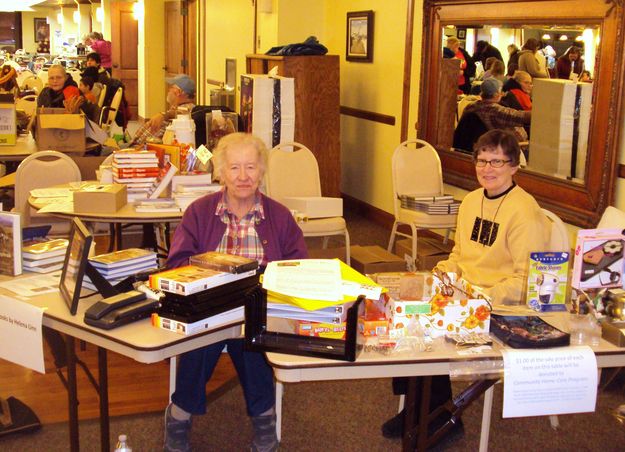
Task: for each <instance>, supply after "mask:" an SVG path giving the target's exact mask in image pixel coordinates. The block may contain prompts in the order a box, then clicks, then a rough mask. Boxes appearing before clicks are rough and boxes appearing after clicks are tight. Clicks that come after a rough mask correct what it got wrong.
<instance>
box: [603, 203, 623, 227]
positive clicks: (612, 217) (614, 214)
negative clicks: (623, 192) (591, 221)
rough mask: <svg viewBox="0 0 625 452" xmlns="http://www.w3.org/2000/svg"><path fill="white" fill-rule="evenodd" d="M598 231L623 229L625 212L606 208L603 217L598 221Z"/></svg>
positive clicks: (611, 207)
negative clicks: (602, 229)
mask: <svg viewBox="0 0 625 452" xmlns="http://www.w3.org/2000/svg"><path fill="white" fill-rule="evenodd" d="M597 228H598V229H601V228H622V229H625V212H623V211H622V210H619V209H617V208H616V207H613V206H608V207H606V209H605V211H604V212H603V215H601V218H600V219H599V224H598V225H597Z"/></svg>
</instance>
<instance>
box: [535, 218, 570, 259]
mask: <svg viewBox="0 0 625 452" xmlns="http://www.w3.org/2000/svg"><path fill="white" fill-rule="evenodd" d="M540 210H542V212H543V214H544V215H545V216H546V217H547V219H548V220H549V223H551V235H550V238H549V246H548V248H547V251H570V249H571V246H570V244H569V233H568V232H567V230H566V226H565V225H564V222H563V221H562V220H561V219H560V217H558V216H557V215H556V214H555V213H553V212H551V211H549V210H547V209H540Z"/></svg>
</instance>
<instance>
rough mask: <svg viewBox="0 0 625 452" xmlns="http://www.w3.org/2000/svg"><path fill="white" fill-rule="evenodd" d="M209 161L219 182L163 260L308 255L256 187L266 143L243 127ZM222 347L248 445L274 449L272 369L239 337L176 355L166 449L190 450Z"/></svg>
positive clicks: (263, 260) (283, 213)
mask: <svg viewBox="0 0 625 452" xmlns="http://www.w3.org/2000/svg"><path fill="white" fill-rule="evenodd" d="M213 161H214V165H215V171H216V174H217V175H218V176H219V180H220V181H221V182H222V184H223V185H224V188H223V189H222V190H221V191H219V192H217V193H213V194H210V195H206V196H204V197H202V198H200V199H198V200H197V201H195V202H194V203H193V204H191V205H190V206H189V208H188V209H187V210H186V211H185V214H184V216H183V218H182V221H181V223H180V225H179V226H178V227H177V228H176V232H175V234H174V238H173V243H172V247H171V250H170V253H169V257H168V259H167V264H168V266H169V267H179V266H182V265H186V264H187V263H188V260H189V257H190V256H192V255H194V254H198V253H203V252H206V251H220V252H224V253H229V254H236V255H240V256H245V257H248V258H252V259H256V260H258V262H259V264H260V265H261V267H264V266H265V265H266V264H267V263H268V262H270V261H273V260H282V259H300V258H306V257H307V251H306V245H305V243H304V237H303V234H302V231H301V229H300V228H299V226H298V225H297V223H296V222H295V220H294V219H293V217H292V215H291V213H290V211H289V210H288V209H287V208H286V207H285V206H283V205H282V204H280V203H278V202H276V201H274V200H272V199H270V198H268V197H266V196H265V195H263V194H262V193H261V192H260V190H259V186H260V182H261V180H262V178H263V175H264V172H265V168H266V166H267V148H266V147H265V145H264V143H263V142H262V141H261V140H260V139H259V138H257V137H255V136H253V135H249V134H245V133H233V134H230V135H227V136H225V137H223V138H222V139H221V140H220V141H219V144H218V146H217V149H216V150H215V153H214V157H213ZM226 345H227V346H228V353H229V354H230V357H231V358H232V361H233V362H234V365H235V368H236V370H237V373H238V375H239V380H240V382H241V386H242V387H243V393H244V395H245V401H246V404H247V412H248V415H249V416H250V417H251V420H252V424H253V426H254V439H253V442H252V445H251V450H253V451H274V450H277V448H278V439H277V436H276V416H275V407H274V406H275V395H274V385H273V372H272V370H271V367H270V366H269V365H268V364H267V362H266V361H265V358H264V356H263V354H261V353H255V352H247V351H244V350H243V340H242V339H231V340H226V341H223V342H219V343H217V344H213V345H209V346H207V347H204V348H202V349H198V350H194V351H191V352H188V353H185V354H184V355H182V356H181V357H180V363H179V367H178V373H177V376H176V391H175V392H174V394H173V395H172V398H171V399H172V403H171V404H170V405H169V406H168V407H167V410H166V412H165V444H164V449H165V450H166V451H174V450H175V451H186V450H190V443H189V434H190V430H191V415H194V414H204V413H205V412H206V388H205V387H206V383H207V382H208V380H209V379H210V377H211V375H212V373H213V370H214V368H215V365H216V364H217V360H218V359H219V356H220V355H221V352H222V350H223V348H224V347H225V346H226Z"/></svg>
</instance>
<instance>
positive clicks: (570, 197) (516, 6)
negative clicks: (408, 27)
mask: <svg viewBox="0 0 625 452" xmlns="http://www.w3.org/2000/svg"><path fill="white" fill-rule="evenodd" d="M476 23H479V24H493V25H514V24H518V25H529V24H545V23H553V24H589V25H591V24H592V25H598V26H599V27H600V42H599V46H598V49H597V58H598V64H597V66H596V72H595V79H594V84H595V86H594V88H593V111H592V116H591V126H590V136H589V143H588V149H589V153H588V162H587V165H586V177H585V180H584V184H574V183H571V182H568V181H566V180H562V179H558V178H554V177H550V176H545V175H540V174H536V173H531V172H529V171H519V173H518V175H517V177H516V180H517V182H518V183H519V185H521V186H522V187H523V188H525V189H526V190H527V191H529V192H530V193H532V194H533V195H534V196H535V197H536V199H537V200H538V201H539V202H540V204H541V205H542V206H543V207H545V208H546V209H549V210H552V211H553V212H555V213H556V214H558V215H559V216H560V217H561V218H562V219H563V220H564V221H566V222H568V223H571V224H575V225H578V226H582V227H594V226H595V225H596V224H597V222H598V219H599V217H600V216H601V214H602V213H603V211H604V210H605V208H606V207H607V206H608V205H610V203H611V202H612V200H613V196H614V182H615V177H616V170H617V168H616V166H617V165H616V163H617V160H616V159H617V152H618V148H619V141H620V140H619V135H620V128H621V125H622V122H623V116H622V113H623V112H622V109H623V108H622V104H623V79H624V75H625V59H624V55H623V46H624V45H625V38H624V35H623V32H624V26H623V25H624V21H623V0H605V1H603V0H546V1H541V0H534V1H531V0H530V1H523V0H466V1H463V0H425V3H424V7H423V52H422V53H423V63H422V65H421V90H420V92H421V97H420V105H419V121H418V133H419V137H421V138H423V139H425V140H427V141H428V142H430V143H432V144H433V145H434V146H435V147H436V148H437V150H438V152H439V155H440V158H441V162H442V165H443V172H444V179H445V182H446V183H448V184H451V185H456V186H459V187H462V188H464V189H467V190H472V189H475V188H476V187H477V181H476V180H475V170H474V167H473V164H472V162H471V158H470V156H468V155H465V154H461V153H458V152H454V151H451V150H450V149H443V148H442V146H437V143H436V142H435V141H437V140H436V136H437V134H436V120H437V119H436V118H437V104H438V83H437V80H438V74H439V67H440V61H441V60H442V49H441V47H442V42H443V36H442V28H443V27H444V26H445V25H449V24H454V25H461V26H463V25H464V26H470V25H472V24H476Z"/></svg>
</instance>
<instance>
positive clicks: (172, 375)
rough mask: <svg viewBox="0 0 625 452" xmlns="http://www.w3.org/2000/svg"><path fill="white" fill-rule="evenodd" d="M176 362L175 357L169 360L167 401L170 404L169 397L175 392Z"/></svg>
mask: <svg viewBox="0 0 625 452" xmlns="http://www.w3.org/2000/svg"><path fill="white" fill-rule="evenodd" d="M177 362H178V357H177V356H172V357H171V358H169V401H170V402H171V396H172V395H173V393H174V392H175V391H176V372H177V368H176V363H177Z"/></svg>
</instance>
